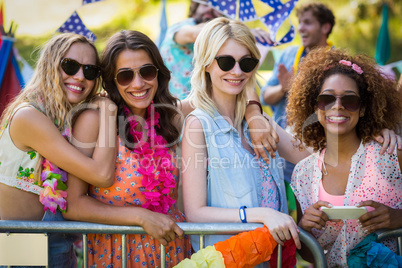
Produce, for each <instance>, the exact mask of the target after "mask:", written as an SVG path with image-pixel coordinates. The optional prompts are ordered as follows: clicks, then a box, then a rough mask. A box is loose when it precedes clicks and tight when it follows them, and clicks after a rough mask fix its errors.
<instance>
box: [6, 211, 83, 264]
mask: <svg viewBox="0 0 402 268" xmlns="http://www.w3.org/2000/svg"><path fill="white" fill-rule="evenodd" d="M42 221H64V218H63V216H62V214H61V212H60V211H59V210H57V212H56V214H53V213H52V212H50V211H49V210H46V212H45V215H44V216H43V218H42ZM80 237H81V236H80V235H79V234H65V233H49V234H48V245H49V259H48V267H51V268H53V267H54V268H76V267H77V257H76V255H75V251H74V248H73V243H74V242H75V241H76V240H78V239H79V238H80ZM6 267H7V266H0V268H6ZM11 267H19V268H25V267H26V268H28V267H35V268H38V267H41V266H11ZM42 267H43V266H42Z"/></svg>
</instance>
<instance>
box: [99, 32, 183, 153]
mask: <svg viewBox="0 0 402 268" xmlns="http://www.w3.org/2000/svg"><path fill="white" fill-rule="evenodd" d="M126 49H131V50H134V51H135V50H144V51H145V52H146V53H147V54H148V55H149V57H150V58H151V59H152V62H153V64H154V65H155V66H156V68H158V78H157V79H158V89H157V90H156V94H155V97H154V99H153V102H154V104H155V111H157V112H158V113H159V114H160V120H159V121H160V123H159V125H160V126H162V127H160V128H158V127H156V132H157V133H158V134H159V135H162V137H164V138H165V139H166V141H167V142H168V143H169V144H171V143H174V142H175V141H177V140H178V138H179V130H178V129H177V128H176V127H175V125H174V124H173V122H174V119H175V118H176V116H177V115H178V112H177V109H176V108H177V107H176V106H177V101H178V99H177V98H175V97H173V96H172V95H171V94H170V92H169V86H168V84H169V80H170V71H169V70H168V68H167V67H166V66H165V64H164V63H163V60H162V57H161V55H160V53H159V50H158V48H157V46H156V45H155V43H154V42H153V41H152V40H151V39H150V38H149V37H148V36H146V35H145V34H143V33H140V32H137V31H121V32H118V33H116V34H114V35H113V36H112V37H111V38H110V39H109V41H108V42H107V44H106V47H105V49H104V51H103V54H102V60H101V68H102V78H103V87H104V89H105V90H106V91H107V92H108V94H109V96H110V99H111V100H113V101H114V102H115V103H116V105H117V107H118V118H119V117H120V118H122V117H124V118H125V116H124V111H123V107H124V105H125V102H124V100H123V98H122V97H121V95H120V93H119V91H118V89H117V86H116V84H115V80H114V76H115V73H116V61H117V58H118V56H119V55H120V53H121V52H123V51H124V50H126ZM158 104H159V105H158ZM125 122H126V121H125ZM128 125H129V124H126V126H125V137H127V141H123V139H122V142H125V146H126V147H127V148H129V149H132V148H133V146H131V145H133V144H134V139H133V137H132V136H131V135H130V134H129V127H128ZM120 134H122V133H120ZM120 138H122V135H120Z"/></svg>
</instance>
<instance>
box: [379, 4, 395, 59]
mask: <svg viewBox="0 0 402 268" xmlns="http://www.w3.org/2000/svg"><path fill="white" fill-rule="evenodd" d="M390 57H391V39H390V37H389V30H388V5H387V4H384V5H383V7H382V24H381V28H380V32H379V33H378V37H377V44H376V47H375V59H376V60H377V63H378V64H379V65H384V64H385V63H387V61H388V60H389V58H390Z"/></svg>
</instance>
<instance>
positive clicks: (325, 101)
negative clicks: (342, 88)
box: [317, 94, 360, 112]
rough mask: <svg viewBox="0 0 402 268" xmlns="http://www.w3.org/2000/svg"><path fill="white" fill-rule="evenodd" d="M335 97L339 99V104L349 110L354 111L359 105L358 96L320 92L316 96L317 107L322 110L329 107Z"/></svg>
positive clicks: (333, 102) (334, 100)
mask: <svg viewBox="0 0 402 268" xmlns="http://www.w3.org/2000/svg"><path fill="white" fill-rule="evenodd" d="M337 99H340V100H341V105H342V106H343V107H344V108H345V109H346V110H348V111H350V112H355V111H357V110H358V109H359V107H360V97H359V96H356V95H343V96H334V95H331V94H320V95H318V97H317V106H318V109H320V110H323V111H325V110H329V109H331V108H332V106H334V104H335V102H336V100H337Z"/></svg>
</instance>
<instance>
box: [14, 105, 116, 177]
mask: <svg viewBox="0 0 402 268" xmlns="http://www.w3.org/2000/svg"><path fill="white" fill-rule="evenodd" d="M114 124H115V123H114ZM101 125H105V123H103V124H101ZM10 135H11V137H12V139H13V141H14V143H15V145H16V146H17V147H18V148H19V149H21V150H24V151H29V150H35V151H37V152H38V153H39V154H40V155H42V156H43V157H45V158H46V159H48V160H49V161H51V162H52V163H54V164H55V165H57V166H58V167H60V168H62V169H63V170H65V171H66V172H68V173H72V174H74V175H76V176H78V177H80V178H84V179H88V180H90V181H102V182H104V181H108V180H110V177H112V176H110V175H112V174H113V172H114V165H113V166H112V165H110V166H108V165H107V163H106V162H105V161H107V160H109V161H112V160H113V159H114V156H112V157H111V156H110V152H112V153H113V152H114V151H115V146H114V144H115V143H114V144H113V148H112V147H106V146H104V147H105V148H101V149H103V150H101V151H102V152H98V154H100V155H101V157H98V160H94V159H92V158H89V157H87V156H85V155H84V154H83V153H81V152H79V151H78V150H77V149H76V148H75V147H74V146H72V145H71V144H70V143H69V142H68V141H67V140H66V139H65V138H64V137H63V136H62V135H61V133H60V131H59V130H58V129H57V128H56V127H55V125H54V124H53V122H51V121H50V120H49V118H47V117H46V116H45V115H43V114H42V113H41V112H39V111H37V110H35V109H34V108H31V107H25V108H21V109H20V110H18V111H17V112H16V113H15V115H14V117H13V119H12V122H11V124H10ZM103 136H105V134H103ZM61 152H62V153H61Z"/></svg>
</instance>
